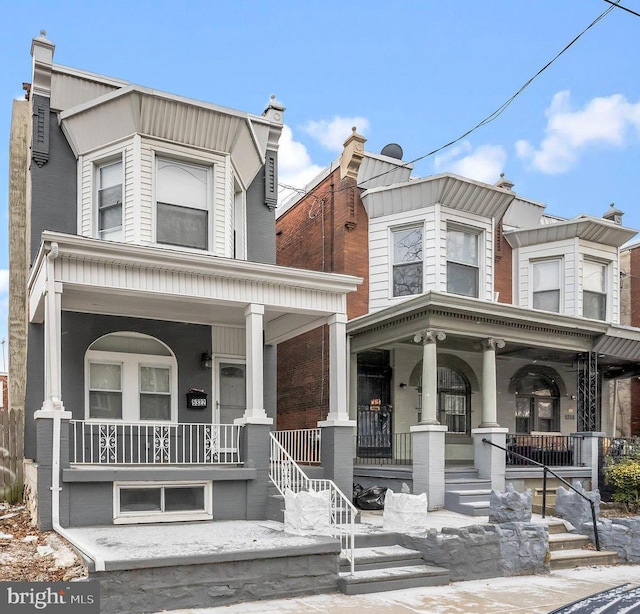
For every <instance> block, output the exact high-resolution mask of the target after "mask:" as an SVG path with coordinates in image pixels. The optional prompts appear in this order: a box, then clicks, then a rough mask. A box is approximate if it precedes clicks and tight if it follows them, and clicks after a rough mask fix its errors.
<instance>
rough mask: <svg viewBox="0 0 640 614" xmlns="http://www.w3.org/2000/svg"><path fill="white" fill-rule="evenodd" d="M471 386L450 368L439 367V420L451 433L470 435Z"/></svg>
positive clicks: (462, 376)
mask: <svg viewBox="0 0 640 614" xmlns="http://www.w3.org/2000/svg"><path fill="white" fill-rule="evenodd" d="M470 413H471V386H469V382H468V381H467V378H466V377H465V376H464V375H463V374H462V373H460V372H459V371H456V370H455V369H452V368H450V367H438V420H439V422H440V424H444V425H446V426H447V427H448V432H449V433H459V434H468V433H470V429H471V419H470V417H471V416H470Z"/></svg>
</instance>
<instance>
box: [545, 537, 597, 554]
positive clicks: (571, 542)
mask: <svg viewBox="0 0 640 614" xmlns="http://www.w3.org/2000/svg"><path fill="white" fill-rule="evenodd" d="M588 543H589V538H588V537H587V536H586V535H580V534H578V533H553V534H549V550H550V551H551V552H557V551H558V550H579V549H581V548H582V547H583V546H586V545H587V544H588Z"/></svg>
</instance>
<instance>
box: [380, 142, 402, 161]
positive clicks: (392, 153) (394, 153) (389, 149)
mask: <svg viewBox="0 0 640 614" xmlns="http://www.w3.org/2000/svg"><path fill="white" fill-rule="evenodd" d="M380 155H382V156H387V158H395V159H396V160H402V147H400V145H398V144H397V143H389V144H388V145H385V146H384V147H383V148H382V151H381V152H380Z"/></svg>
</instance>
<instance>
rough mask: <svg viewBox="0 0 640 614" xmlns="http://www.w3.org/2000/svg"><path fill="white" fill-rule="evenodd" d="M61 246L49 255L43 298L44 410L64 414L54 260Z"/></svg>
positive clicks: (58, 293) (59, 298) (59, 304)
mask: <svg viewBox="0 0 640 614" xmlns="http://www.w3.org/2000/svg"><path fill="white" fill-rule="evenodd" d="M57 257H58V244H57V243H52V244H51V250H50V251H49V253H48V254H47V265H46V266H47V281H46V288H45V297H44V357H45V358H44V360H45V364H44V403H43V405H42V409H43V410H53V409H58V410H64V406H63V404H62V350H61V343H60V330H61V327H62V284H61V283H59V282H56V278H55V259H56V258H57Z"/></svg>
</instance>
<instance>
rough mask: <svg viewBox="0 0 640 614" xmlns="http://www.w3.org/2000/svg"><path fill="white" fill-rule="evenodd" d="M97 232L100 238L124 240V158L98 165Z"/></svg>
mask: <svg viewBox="0 0 640 614" xmlns="http://www.w3.org/2000/svg"><path fill="white" fill-rule="evenodd" d="M96 184H97V204H98V206H97V233H98V237H99V238H100V239H108V240H110V241H121V240H122V160H117V161H114V162H109V163H107V164H101V165H99V166H97V167H96Z"/></svg>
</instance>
